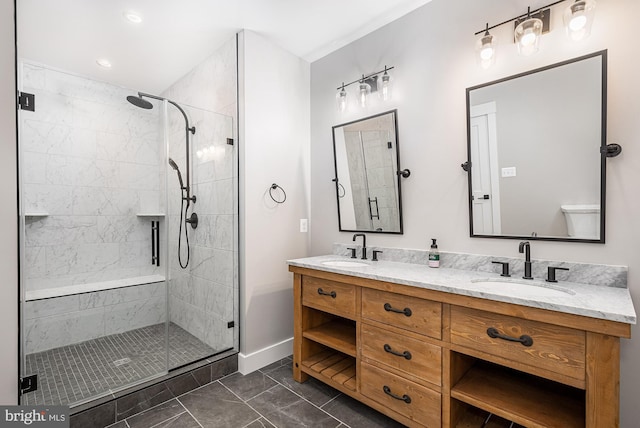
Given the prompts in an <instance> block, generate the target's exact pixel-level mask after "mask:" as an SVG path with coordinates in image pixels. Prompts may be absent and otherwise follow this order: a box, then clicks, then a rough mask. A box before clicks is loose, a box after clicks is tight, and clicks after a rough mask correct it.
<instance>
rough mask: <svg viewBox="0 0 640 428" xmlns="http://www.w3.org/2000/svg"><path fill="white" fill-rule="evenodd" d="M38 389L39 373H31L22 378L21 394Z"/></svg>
mask: <svg viewBox="0 0 640 428" xmlns="http://www.w3.org/2000/svg"><path fill="white" fill-rule="evenodd" d="M37 389H38V375H35V374H34V375H31V376H26V377H21V378H20V395H22V394H26V393H27V392H33V391H36V390H37Z"/></svg>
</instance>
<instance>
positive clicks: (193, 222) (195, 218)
mask: <svg viewBox="0 0 640 428" xmlns="http://www.w3.org/2000/svg"><path fill="white" fill-rule="evenodd" d="M184 222H185V223H189V224H190V225H191V227H192V228H194V229H195V228H196V227H198V214H196V213H191V216H190V217H189V218H188V219H186V220H185V221H184Z"/></svg>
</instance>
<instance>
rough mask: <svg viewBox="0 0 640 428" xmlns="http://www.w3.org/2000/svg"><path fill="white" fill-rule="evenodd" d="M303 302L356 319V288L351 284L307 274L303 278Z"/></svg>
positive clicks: (306, 304)
mask: <svg viewBox="0 0 640 428" xmlns="http://www.w3.org/2000/svg"><path fill="white" fill-rule="evenodd" d="M302 304H303V305H305V306H310V307H312V308H316V309H320V310H322V311H325V312H329V313H332V314H336V315H342V316H344V317H348V318H352V319H354V318H355V316H356V288H355V286H353V285H351V284H344V283H342V282H335V281H329V280H326V279H320V278H314V277H312V276H305V277H303V279H302Z"/></svg>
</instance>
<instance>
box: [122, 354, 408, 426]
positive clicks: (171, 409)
mask: <svg viewBox="0 0 640 428" xmlns="http://www.w3.org/2000/svg"><path fill="white" fill-rule="evenodd" d="M402 426H403V425H400V424H398V423H397V422H395V421H393V420H391V419H389V418H388V417H386V416H385V415H383V414H381V413H378V412H377V411H375V410H373V409H371V408H369V407H367V406H365V405H363V404H361V403H359V402H357V401H355V400H353V399H352V398H350V397H348V396H346V395H344V394H341V393H340V392H338V391H337V390H335V389H333V388H330V387H328V386H326V385H325V384H323V383H321V382H319V381H316V380H315V379H310V380H308V381H307V382H305V383H302V384H300V383H297V382H295V381H294V380H293V378H292V372H291V358H285V359H283V360H281V361H279V362H277V363H274V364H271V365H270V366H267V367H265V368H263V369H261V370H258V371H256V372H253V373H251V374H249V375H247V376H243V375H241V374H240V373H234V374H232V375H229V376H227V377H224V378H222V379H220V380H218V381H215V382H212V383H209V384H207V385H205V386H202V387H200V388H198V389H195V390H193V391H191V392H188V393H186V394H184V395H181V396H178V397H177V398H174V399H172V400H169V401H167V402H164V403H162V404H159V405H157V406H156V407H153V408H151V409H149V410H146V411H144V412H142V413H138V414H137V415H133V416H130V417H128V418H126V419H125V420H122V421H120V422H118V423H116V424H115V425H111V426H110V428H161V427H162V428H169V427H173V428H209V427H210V428H225V427H228V428H243V427H246V428H266V427H271V428H273V427H277V428H289V427H291V428H294V427H295V428H300V427H314V428H325V427H326V428H338V427H339V428H348V427H351V428H376V427H379V428H395V427H398V428H399V427H402Z"/></svg>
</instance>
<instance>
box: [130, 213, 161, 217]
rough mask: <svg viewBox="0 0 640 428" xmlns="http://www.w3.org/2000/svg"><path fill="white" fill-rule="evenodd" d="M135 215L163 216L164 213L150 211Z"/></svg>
mask: <svg viewBox="0 0 640 428" xmlns="http://www.w3.org/2000/svg"><path fill="white" fill-rule="evenodd" d="M136 216H137V217H164V216H165V214H164V213H152V212H148V213H145V212H143V213H136Z"/></svg>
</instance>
